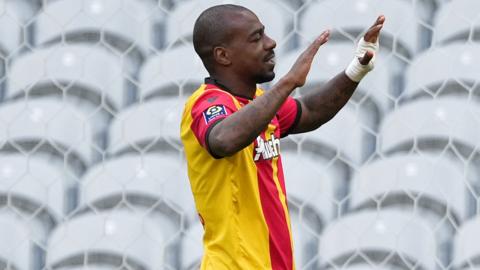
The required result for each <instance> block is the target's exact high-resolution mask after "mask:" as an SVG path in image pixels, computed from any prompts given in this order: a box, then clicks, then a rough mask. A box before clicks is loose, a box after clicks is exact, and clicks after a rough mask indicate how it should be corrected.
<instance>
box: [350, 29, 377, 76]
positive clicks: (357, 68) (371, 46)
mask: <svg viewBox="0 0 480 270" xmlns="http://www.w3.org/2000/svg"><path fill="white" fill-rule="evenodd" d="M378 48H379V44H378V39H377V42H376V43H371V42H366V41H365V40H364V39H363V38H362V39H361V40H360V41H359V42H358V45H357V50H356V51H355V57H354V58H353V60H352V62H350V64H349V65H348V67H347V69H346V70H345V74H346V75H347V76H348V77H349V78H350V79H351V80H352V81H354V82H359V81H360V80H362V79H363V77H365V75H367V73H368V72H369V71H371V70H372V69H373V68H374V66H375V58H376V56H377V53H378ZM367 51H371V52H373V58H372V60H370V62H369V63H368V64H367V65H362V64H360V59H361V58H362V57H363V56H364V55H365V53H366V52H367Z"/></svg>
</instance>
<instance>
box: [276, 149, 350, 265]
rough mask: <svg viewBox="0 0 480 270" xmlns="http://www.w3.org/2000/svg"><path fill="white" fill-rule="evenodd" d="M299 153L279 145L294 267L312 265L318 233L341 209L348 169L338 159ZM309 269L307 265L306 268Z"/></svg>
mask: <svg viewBox="0 0 480 270" xmlns="http://www.w3.org/2000/svg"><path fill="white" fill-rule="evenodd" d="M302 150H303V151H302V152H301V153H300V154H299V153H297V151H296V149H291V146H289V145H283V146H282V164H283V168H284V174H285V186H286V191H287V198H288V205H289V210H290V219H291V225H292V236H293V242H294V252H295V253H294V255H295V261H296V265H297V267H299V269H303V267H308V266H310V267H312V266H314V265H316V256H317V250H318V236H319V235H320V234H321V232H322V230H323V229H324V227H325V226H326V225H327V224H328V223H329V222H330V221H331V220H334V219H335V218H336V217H337V215H338V213H340V210H341V209H342V201H343V199H344V198H343V197H342V193H343V191H344V190H343V188H344V186H346V182H347V178H348V168H347V166H346V165H345V164H344V163H342V162H341V161H340V160H329V159H327V158H325V157H324V156H322V155H320V154H318V153H313V152H310V150H313V149H311V148H310V147H309V146H307V145H305V149H302ZM306 269H310V268H306Z"/></svg>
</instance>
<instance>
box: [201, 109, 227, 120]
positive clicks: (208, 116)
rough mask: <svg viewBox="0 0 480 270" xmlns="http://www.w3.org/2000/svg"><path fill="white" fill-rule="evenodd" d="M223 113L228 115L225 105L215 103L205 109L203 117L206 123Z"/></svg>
mask: <svg viewBox="0 0 480 270" xmlns="http://www.w3.org/2000/svg"><path fill="white" fill-rule="evenodd" d="M222 115H227V110H226V109H225V106H223V105H214V106H211V107H209V108H208V109H206V110H205V111H203V119H205V123H206V124H208V123H209V122H210V121H212V120H213V119H215V118H217V117H219V116H222Z"/></svg>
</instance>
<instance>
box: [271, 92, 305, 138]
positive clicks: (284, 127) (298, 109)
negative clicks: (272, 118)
mask: <svg viewBox="0 0 480 270" xmlns="http://www.w3.org/2000/svg"><path fill="white" fill-rule="evenodd" d="M301 115H302V106H301V104H300V102H299V101H298V100H296V99H294V98H292V97H288V98H287V100H285V102H284V103H283V105H282V106H281V107H280V109H279V110H278V112H277V118H278V122H279V125H280V137H282V138H283V137H285V136H287V135H289V134H290V132H291V131H292V130H293V129H294V128H295V127H296V126H297V124H298V122H299V121H300V117H301Z"/></svg>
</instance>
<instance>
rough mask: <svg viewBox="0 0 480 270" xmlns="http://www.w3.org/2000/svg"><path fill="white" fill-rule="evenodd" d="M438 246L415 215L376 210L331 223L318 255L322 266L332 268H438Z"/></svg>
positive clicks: (355, 214) (430, 233)
mask: <svg viewBox="0 0 480 270" xmlns="http://www.w3.org/2000/svg"><path fill="white" fill-rule="evenodd" d="M435 246H436V242H435V237H434V235H433V232H432V231H431V230H430V229H429V228H428V225H426V224H425V223H423V221H422V220H420V219H418V218H415V217H414V216H412V214H406V213H403V212H400V211H395V210H382V211H375V210H374V211H363V212H357V213H352V214H349V215H347V216H344V217H342V218H340V219H338V220H336V221H334V222H332V223H330V224H329V226H328V227H327V228H326V229H325V231H324V233H323V234H322V236H321V238H320V250H319V256H320V260H321V262H322V266H323V267H327V266H329V267H331V268H332V269H339V268H342V269H348V267H352V266H354V265H356V264H360V265H362V264H363V265H364V264H366V263H372V262H373V263H384V264H385V267H386V268H388V269H392V268H391V267H390V265H392V267H399V266H400V267H401V269H412V267H413V266H415V267H416V269H435V262H436V259H435V258H436V257H435V255H436V254H435ZM322 269H323V268H322Z"/></svg>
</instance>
